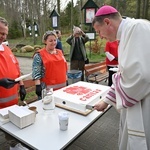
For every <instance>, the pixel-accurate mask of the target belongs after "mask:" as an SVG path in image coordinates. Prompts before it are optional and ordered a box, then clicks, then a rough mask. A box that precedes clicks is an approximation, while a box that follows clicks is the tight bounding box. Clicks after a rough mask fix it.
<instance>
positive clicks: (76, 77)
mask: <svg viewBox="0 0 150 150" xmlns="http://www.w3.org/2000/svg"><path fill="white" fill-rule="evenodd" d="M67 76H68V84H69V85H70V84H73V83H76V82H78V81H81V76H82V71H81V70H69V71H68V72H67Z"/></svg>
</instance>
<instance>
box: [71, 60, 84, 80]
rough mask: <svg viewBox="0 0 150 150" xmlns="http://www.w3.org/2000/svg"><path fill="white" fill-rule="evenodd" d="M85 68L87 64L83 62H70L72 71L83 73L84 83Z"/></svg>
mask: <svg viewBox="0 0 150 150" xmlns="http://www.w3.org/2000/svg"><path fill="white" fill-rule="evenodd" d="M84 66H85V62H84V61H83V60H71V62H70V70H81V71H82V76H81V81H84Z"/></svg>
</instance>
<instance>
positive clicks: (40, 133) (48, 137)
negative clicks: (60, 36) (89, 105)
mask: <svg viewBox="0 0 150 150" xmlns="http://www.w3.org/2000/svg"><path fill="white" fill-rule="evenodd" d="M30 105H31V106H36V107H37V111H38V114H37V115H36V119H35V123H34V124H32V125H30V126H28V127H25V128H23V129H20V128H18V127H17V126H15V125H14V124H13V123H11V122H8V123H6V124H0V128H1V129H2V130H4V131H5V132H7V133H8V134H10V135H12V136H13V137H15V138H16V139H18V140H20V141H21V142H23V143H24V144H26V145H27V146H29V147H31V148H33V149H38V150H47V149H52V150H60V149H64V148H65V147H66V146H68V145H69V144H70V143H71V142H72V141H73V140H74V139H75V138H77V137H78V136H79V135H80V134H81V133H82V132H83V131H85V130H86V129H87V128H88V127H89V126H90V125H91V124H92V123H94V121H96V120H97V119H98V118H99V117H100V116H101V115H102V114H103V113H104V112H98V111H96V110H94V111H92V112H91V113H90V114H88V115H87V116H83V115H80V114H77V113H74V112H71V111H68V110H64V109H61V108H58V107H56V108H55V109H54V110H51V111H45V110H43V109H42V101H41V100H40V101H37V102H34V103H32V104H30ZM60 111H67V112H68V113H69V125H68V130H66V131H61V130H60V129H59V120H58V113H59V112H60Z"/></svg>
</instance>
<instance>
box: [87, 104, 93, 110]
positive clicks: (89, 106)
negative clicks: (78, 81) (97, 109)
mask: <svg viewBox="0 0 150 150" xmlns="http://www.w3.org/2000/svg"><path fill="white" fill-rule="evenodd" d="M86 109H89V110H93V109H94V106H92V105H86Z"/></svg>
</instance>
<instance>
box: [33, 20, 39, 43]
mask: <svg viewBox="0 0 150 150" xmlns="http://www.w3.org/2000/svg"><path fill="white" fill-rule="evenodd" d="M33 32H34V34H33V36H34V37H33V39H34V45H35V44H36V38H37V36H38V25H37V23H36V22H35V21H34V23H33Z"/></svg>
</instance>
